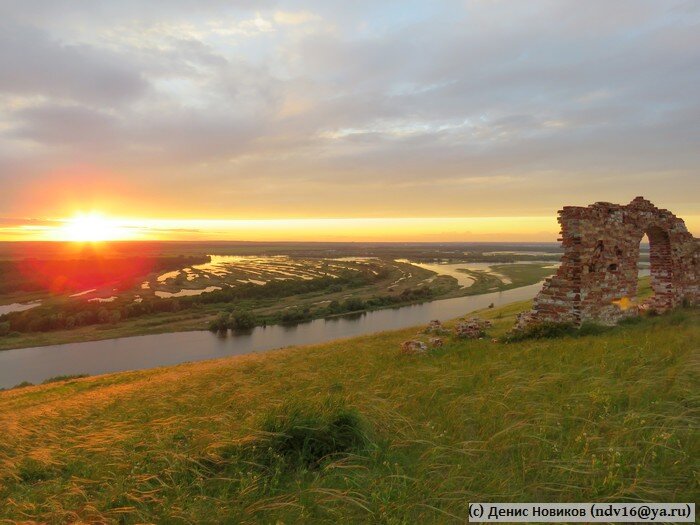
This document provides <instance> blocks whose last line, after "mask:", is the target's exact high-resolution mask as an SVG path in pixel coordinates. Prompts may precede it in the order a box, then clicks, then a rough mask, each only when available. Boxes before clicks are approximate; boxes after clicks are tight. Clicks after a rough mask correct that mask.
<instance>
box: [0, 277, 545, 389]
mask: <svg viewBox="0 0 700 525" xmlns="http://www.w3.org/2000/svg"><path fill="white" fill-rule="evenodd" d="M541 287H542V283H537V284H533V285H530V286H523V287H521V288H514V289H512V290H506V291H504V292H494V293H489V294H483V295H473V296H470V297H457V298H454V299H442V300H439V301H432V302H429V303H423V304H416V305H411V306H403V307H400V308H391V309H386V310H377V311H374V312H367V313H364V314H359V315H355V316H352V317H338V318H333V319H318V320H316V321H311V322H309V323H304V324H300V325H296V326H279V325H275V326H268V327H258V328H255V329H254V330H252V331H251V332H250V333H248V334H235V335H228V336H227V337H220V336H218V335H217V334H212V333H210V332H207V331H193V332H176V333H168V334H156V335H144V336H137V337H124V338H120V339H108V340H105V341H88V342H84V343H69V344H62V345H54V346H42V347H34V348H18V349H16V350H5V351H0V388H9V387H12V386H14V385H16V384H18V383H20V382H22V381H30V382H32V383H40V382H41V381H43V380H45V379H48V378H49V377H54V376H57V375H68V374H90V375H96V374H105V373H109V372H120V371H124V370H139V369H144V368H154V367H158V366H168V365H175V364H178V363H183V362H186V361H202V360H204V359H213V358H217V357H226V356H233V355H241V354H248V353H251V352H264V351H267V350H273V349H276V348H282V347H285V346H293V345H306V344H315V343H322V342H325V341H332V340H334V339H340V338H347V337H354V336H358V335H363V334H371V333H374V332H381V331H384V330H396V329H400V328H407V327H410V326H416V325H420V324H426V323H427V322H428V321H430V320H431V319H440V320H443V321H445V320H448V319H454V318H455V317H459V316H461V315H464V314H466V313H468V312H471V311H474V310H478V309H481V308H486V307H488V306H489V305H490V304H491V303H493V304H494V305H495V306H500V305H504V304H508V303H511V302H513V301H522V300H525V299H531V298H532V297H534V296H535V294H536V293H537V292H538V291H539V290H540V288H541Z"/></svg>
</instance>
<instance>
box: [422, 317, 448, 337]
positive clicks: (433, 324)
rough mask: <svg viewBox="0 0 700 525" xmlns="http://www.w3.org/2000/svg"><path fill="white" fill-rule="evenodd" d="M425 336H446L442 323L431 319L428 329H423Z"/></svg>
mask: <svg viewBox="0 0 700 525" xmlns="http://www.w3.org/2000/svg"><path fill="white" fill-rule="evenodd" d="M425 333H426V334H446V333H447V330H446V329H445V327H444V326H442V323H441V322H440V321H438V320H437V319H433V320H432V321H430V322H429V323H428V328H426V329H425Z"/></svg>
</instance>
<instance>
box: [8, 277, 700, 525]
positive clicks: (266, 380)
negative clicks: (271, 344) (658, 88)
mask: <svg viewBox="0 0 700 525" xmlns="http://www.w3.org/2000/svg"><path fill="white" fill-rule="evenodd" d="M643 286H644V290H643V291H644V293H643V294H642V295H648V294H649V288H648V280H647V281H645V283H644V285H643ZM528 307H529V303H528V302H521V303H514V304H511V305H508V306H506V307H503V308H498V309H487V310H484V311H482V312H480V313H478V315H479V316H480V317H482V318H485V319H489V320H491V321H492V322H493V326H492V327H491V328H489V329H488V330H487V336H486V337H485V338H483V339H478V340H465V339H458V338H456V337H455V336H453V335H451V334H447V335H444V336H443V338H444V341H445V344H444V346H442V347H441V348H436V349H433V350H431V351H429V352H428V353H426V354H423V355H403V354H401V353H400V351H399V348H400V343H401V342H402V341H404V340H406V339H412V338H415V337H425V336H424V335H423V334H422V330H423V329H424V328H425V327H414V328H410V329H406V330H401V331H395V332H384V333H377V334H373V335H369V336H364V337H358V338H354V339H348V340H340V341H334V342H330V343H326V344H321V345H316V346H308V347H301V348H288V349H283V350H279V351H273V352H269V353H265V354H252V355H245V356H240V357H236V358H227V359H220V360H214V361H205V362H199V363H192V364H184V365H179V366H175V367H168V368H159V369H152V370H144V371H135V372H126V373H119V374H112V375H105V376H98V377H87V378H57V379H55V380H54V381H52V382H49V383H47V384H45V385H41V386H36V387H26V388H16V389H13V390H9V391H6V392H0V427H1V428H3V430H4V432H3V433H2V437H1V438H0V501H3V502H5V503H4V504H3V505H0V520H9V521H12V520H18V521H24V520H36V521H40V522H50V523H68V522H74V521H83V522H114V523H144V522H158V523H192V522H197V523H301V522H303V523H309V522H313V523H338V522H341V523H346V522H364V523H386V524H397V523H464V522H465V521H466V515H467V514H466V512H467V504H468V503H469V502H470V501H514V502H518V501H521V502H528V501H549V502H559V501H561V502H568V501H610V502H613V501H617V502H621V501H631V502H648V501H696V500H697V498H698V494H699V493H700V491H699V488H700V485H699V481H698V477H697V458H698V457H699V456H700V440H699V439H698V431H697V429H698V425H699V424H700V389H699V388H698V385H699V383H698V380H699V378H700V368H699V367H698V363H700V355H699V354H698V352H699V349H700V344H699V343H700V311H698V309H697V308H695V309H690V308H686V309H678V310H675V311H672V312H670V313H668V314H664V315H660V316H643V317H639V318H636V319H634V320H631V321H628V322H625V323H622V324H620V325H618V326H616V327H613V328H602V327H588V329H585V330H582V331H581V332H577V333H575V334H573V335H559V336H556V337H554V336H552V337H545V335H546V334H544V335H543V334H540V336H541V337H540V338H531V339H524V340H521V341H517V342H509V343H507V342H505V341H506V338H505V335H506V333H507V332H508V330H510V328H511V327H512V326H513V323H514V320H515V316H516V315H517V314H518V313H519V312H522V311H524V310H526V309H527V308H528ZM452 324H453V323H448V324H447V325H446V326H447V327H448V328H449V327H451V325H452ZM550 335H553V334H550ZM494 339H495V341H494Z"/></svg>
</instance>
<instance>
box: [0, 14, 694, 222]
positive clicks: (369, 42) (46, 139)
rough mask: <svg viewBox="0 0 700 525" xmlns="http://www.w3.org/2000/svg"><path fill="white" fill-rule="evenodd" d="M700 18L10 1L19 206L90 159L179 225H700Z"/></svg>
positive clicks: (1, 132) (7, 47)
mask: <svg viewBox="0 0 700 525" xmlns="http://www.w3.org/2000/svg"><path fill="white" fill-rule="evenodd" d="M693 6H694V3H689V2H686V1H668V2H667V1H662V0H659V1H654V0H639V1H637V0H635V1H631V0H622V1H619V2H615V3H612V4H611V3H604V2H578V1H573V0H565V1H561V2H549V1H546V0H541V1H532V2H517V3H513V2H479V1H468V2H457V1H454V2H452V1H447V2H439V3H426V2H417V1H416V2H413V1H409V2H398V1H397V2H393V1H390V2H380V3H377V2H369V1H358V2H352V3H329V2H320V1H312V0H309V1H302V0H293V1H290V2H286V3H284V5H282V4H281V3H278V2H272V1H270V2H264V3H260V2H252V1H241V2H225V1H223V0H222V1H214V0H210V1H201V2H194V1H186V0H178V1H174V2H165V1H164V0H163V1H160V0H159V1H154V2H148V3H146V4H144V3H143V2H138V3H137V2H134V1H131V0H125V1H124V2H89V3H87V4H86V5H85V6H83V8H81V9H76V8H75V7H74V6H73V5H72V3H71V2H67V1H64V0H56V1H55V2H47V1H45V2H41V1H38V0H25V1H23V2H18V1H17V2H15V1H8V2H3V3H2V6H0V18H2V19H3V20H5V22H4V28H3V30H2V31H0V68H2V70H3V71H8V72H11V74H7V75H2V76H1V77H0V183H2V184H3V188H4V195H0V206H5V207H7V206H9V205H10V204H11V203H12V202H15V201H17V198H16V195H15V193H16V192H18V191H19V189H18V188H19V186H20V184H19V183H18V182H17V180H18V177H19V176H20V174H21V176H22V177H23V180H26V181H31V183H33V184H37V185H42V184H44V185H45V184H47V182H49V181H52V182H53V181H55V179H56V177H57V175H56V173H66V172H67V171H66V170H67V169H68V168H69V167H70V166H71V165H73V164H74V163H75V162H76V159H78V160H79V161H80V162H81V163H89V164H90V165H92V166H95V167H97V168H99V169H100V172H101V173H103V174H104V175H103V176H105V177H112V178H114V180H113V181H112V182H113V184H112V185H108V186H109V187H114V186H120V185H121V186H125V187H128V188H132V190H131V191H132V194H138V193H139V192H141V194H143V195H148V196H149V199H146V198H145V197H144V201H145V200H149V201H150V202H149V204H150V205H151V206H153V207H154V209H157V210H158V213H164V214H170V215H174V214H177V213H180V214H182V213H185V214H186V215H188V216H198V215H201V214H205V215H207V216H209V215H212V216H217V217H232V216H235V217H245V216H255V217H264V216H274V217H284V216H309V215H311V216H329V215H338V214H340V215H348V216H411V215H419V216H460V215H461V216H463V215H469V214H474V215H488V214H495V215H507V214H511V215H528V214H535V213H537V214H547V215H550V214H553V213H554V212H555V211H556V209H558V207H559V206H560V205H561V204H563V203H571V204H587V203H588V202H592V201H594V200H601V199H602V200H618V201H620V202H627V201H629V200H630V199H631V198H632V197H633V196H635V195H636V194H645V195H646V196H647V197H649V198H651V199H652V200H654V201H659V202H660V203H662V204H663V205H664V206H665V207H668V208H671V209H673V210H674V211H676V210H678V211H679V213H693V214H698V213H700V208H698V206H700V205H699V204H698V203H697V202H695V201H693V200H692V199H690V198H689V197H688V195H690V194H693V193H697V192H698V190H700V179H699V178H698V177H697V170H698V166H700V147H698V146H699V145H700V94H699V93H698V90H697V86H698V85H700V53H698V52H697V50H698V49H700V11H698V10H697V9H696V8H694V7H693ZM27 183H29V182H27ZM117 183H118V184H117ZM136 188H138V191H137V189H136ZM212 188H215V189H212ZM13 192H14V193H13ZM42 205H43V206H46V205H48V203H47V201H46V200H42ZM0 209H1V208H0ZM31 212H32V213H34V212H35V210H31Z"/></svg>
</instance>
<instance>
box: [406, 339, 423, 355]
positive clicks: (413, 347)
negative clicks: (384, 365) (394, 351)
mask: <svg viewBox="0 0 700 525" xmlns="http://www.w3.org/2000/svg"><path fill="white" fill-rule="evenodd" d="M427 351H428V345H426V344H425V343H424V342H423V341H417V340H415V339H413V340H411V341H404V342H403V343H401V353H402V354H405V355H416V354H424V353H425V352H427Z"/></svg>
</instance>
